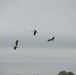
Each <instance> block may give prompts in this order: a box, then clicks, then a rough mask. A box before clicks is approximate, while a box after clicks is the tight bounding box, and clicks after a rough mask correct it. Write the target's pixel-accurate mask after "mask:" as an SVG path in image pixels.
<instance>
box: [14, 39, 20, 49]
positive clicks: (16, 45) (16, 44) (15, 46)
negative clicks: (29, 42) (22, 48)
mask: <svg viewBox="0 0 76 75" xmlns="http://www.w3.org/2000/svg"><path fill="white" fill-rule="evenodd" d="M18 42H19V41H18V40H16V42H15V45H14V50H16V48H18Z"/></svg>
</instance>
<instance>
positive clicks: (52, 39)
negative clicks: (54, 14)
mask: <svg viewBox="0 0 76 75" xmlns="http://www.w3.org/2000/svg"><path fill="white" fill-rule="evenodd" d="M54 39H55V37H52V38H51V39H48V40H47V42H49V41H54Z"/></svg>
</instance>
